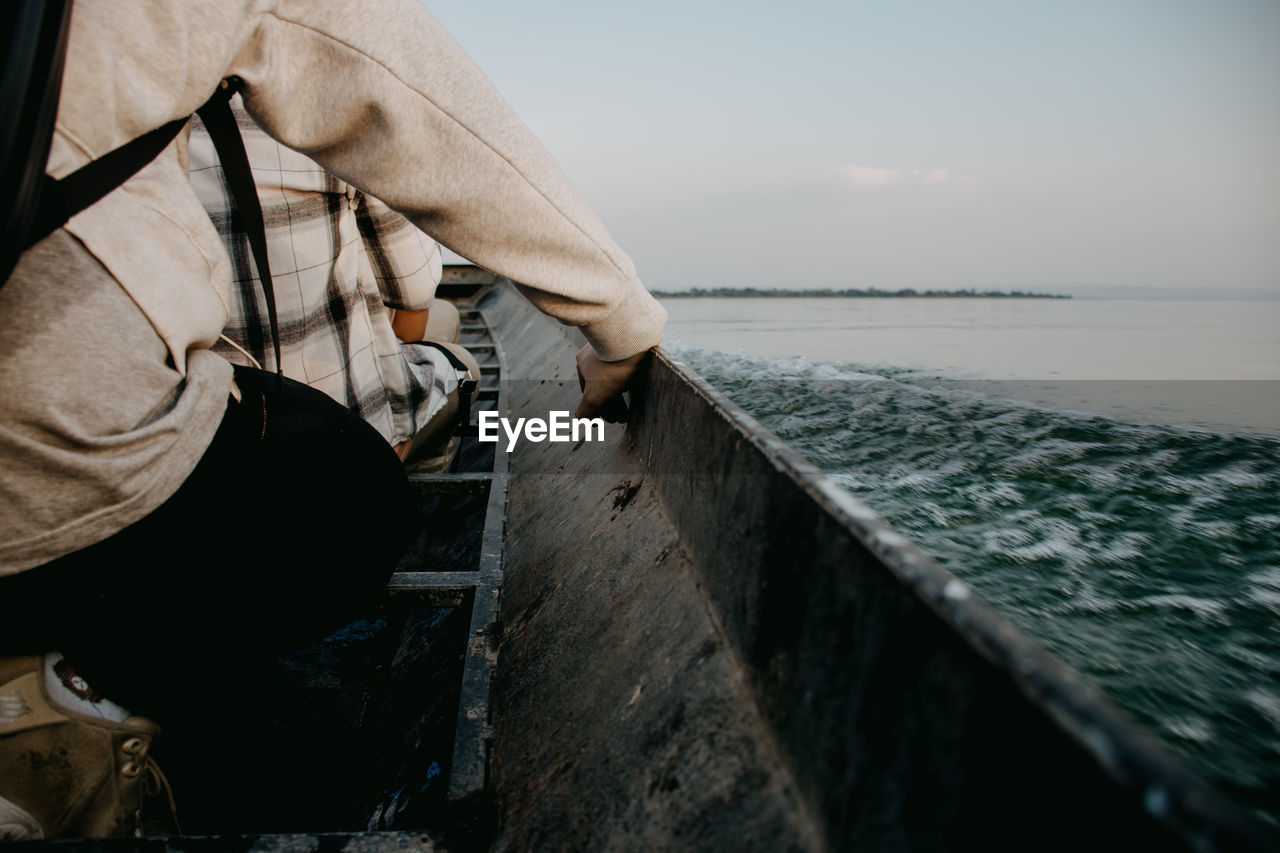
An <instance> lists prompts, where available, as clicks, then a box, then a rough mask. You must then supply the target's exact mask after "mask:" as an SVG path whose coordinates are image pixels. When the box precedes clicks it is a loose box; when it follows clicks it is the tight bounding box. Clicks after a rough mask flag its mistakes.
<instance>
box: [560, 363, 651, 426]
mask: <svg viewBox="0 0 1280 853" xmlns="http://www.w3.org/2000/svg"><path fill="white" fill-rule="evenodd" d="M648 354H649V351H648V350H645V351H644V352H639V353H636V354H635V355H633V356H631V357H630V358H624V359H623V360H622V361H601V360H600V359H599V358H598V357H597V356H596V352H595V350H593V349H592V348H591V345H590V344H587V345H586V346H584V347H583V348H582V349H580V350H578V387H579V388H580V389H582V400H581V401H579V403H578V409H577V411H575V412H574V413H573V416H574V417H575V418H595V417H601V418H604V419H605V420H606V421H608V422H609V423H611V424H616V423H626V420H627V414H628V413H627V403H626V401H625V400H623V399H622V392H623V391H626V390H627V388H629V387H630V385H631V380H632V378H633V377H634V376H635V373H636V369H637V368H638V367H639V366H640V362H641V361H643V360H644V357H645V356H646V355H648Z"/></svg>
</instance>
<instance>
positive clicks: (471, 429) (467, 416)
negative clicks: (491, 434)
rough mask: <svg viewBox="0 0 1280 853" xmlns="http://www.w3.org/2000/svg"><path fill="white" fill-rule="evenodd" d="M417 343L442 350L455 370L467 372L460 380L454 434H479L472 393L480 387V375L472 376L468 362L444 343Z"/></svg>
mask: <svg viewBox="0 0 1280 853" xmlns="http://www.w3.org/2000/svg"><path fill="white" fill-rule="evenodd" d="M417 343H420V344H422V345H423V346H428V347H431V348H432V349H438V350H440V352H442V353H444V357H445V358H447V359H449V364H451V365H453V369H454V370H456V371H458V372H459V373H464V374H466V376H465V377H463V378H462V379H459V380H458V421H457V423H456V424H455V425H454V428H453V434H454V435H461V436H468V435H477V434H478V430H477V429H476V427H475V426H474V425H473V424H472V423H471V395H472V394H474V393H475V392H476V388H477V387H479V382H478V381H477V379H478V377H475V376H472V375H471V368H470V367H467V363H466V362H465V361H463V360H462V359H460V358H458V357H457V356H456V355H454V353H453V351H452V350H450V349H449V348H448V347H447V346H445V345H444V344H441V343H437V342H436V341H418V342H417Z"/></svg>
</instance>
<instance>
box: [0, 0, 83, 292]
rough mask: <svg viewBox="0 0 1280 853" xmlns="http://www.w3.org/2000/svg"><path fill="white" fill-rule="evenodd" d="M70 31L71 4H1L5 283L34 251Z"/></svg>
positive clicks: (34, 0) (54, 0)
mask: <svg viewBox="0 0 1280 853" xmlns="http://www.w3.org/2000/svg"><path fill="white" fill-rule="evenodd" d="M70 29H71V0H5V2H3V3H0V50H3V54H0V70H2V73H0V116H3V119H2V120H0V208H2V209H0V216H2V217H3V220H4V223H3V230H2V231H0V283H3V282H4V281H7V280H8V278H9V273H11V272H13V268H14V266H16V265H17V263H18V258H19V257H20V256H21V254H22V252H23V250H25V249H26V248H27V246H29V245H31V243H30V242H29V241H28V240H27V235H28V234H29V233H30V232H31V224H32V221H33V220H34V218H35V214H36V206H37V205H38V204H39V199H40V192H41V189H42V188H43V186H44V176H45V175H44V169H45V164H46V163H47V162H48V160H49V146H50V144H51V143H52V142H53V123H54V119H55V117H56V116H57V114H58V95H59V93H60V92H61V89H62V68H63V65H64V64H65V59H66V54H67V36H68V33H69V31H70Z"/></svg>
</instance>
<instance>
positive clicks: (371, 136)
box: [228, 0, 666, 361]
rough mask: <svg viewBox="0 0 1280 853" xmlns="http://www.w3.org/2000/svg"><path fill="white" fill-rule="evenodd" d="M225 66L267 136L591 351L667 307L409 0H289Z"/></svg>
mask: <svg viewBox="0 0 1280 853" xmlns="http://www.w3.org/2000/svg"><path fill="white" fill-rule="evenodd" d="M228 73H229V74H235V75H237V76H239V77H241V78H242V79H243V80H244V81H245V84H246V87H245V98H244V100H245V106H246V108H247V109H248V111H249V112H250V113H251V114H252V115H253V117H254V119H255V120H256V121H257V122H258V123H259V124H260V125H261V126H262V127H263V128H264V129H266V130H267V131H268V132H269V133H270V134H271V135H272V136H274V137H276V138H277V139H279V140H280V141H281V142H283V143H285V144H286V145H289V146H290V147H292V148H295V149H297V150H299V151H301V152H303V153H305V154H307V155H309V156H310V157H312V158H313V159H315V160H316V161H317V162H319V163H320V164H322V165H323V166H324V167H325V168H327V169H329V170H330V171H331V172H333V173H334V174H335V175H337V176H339V177H340V178H342V179H343V180H346V181H349V182H350V183H352V184H354V185H355V186H357V187H359V188H361V189H363V190H365V191H366V192H368V193H369V194H370V195H373V196H375V197H377V198H380V199H382V200H383V201H385V202H386V203H387V204H388V205H390V206H391V207H392V208H394V209H396V210H398V211H400V212H401V213H403V214H405V215H406V216H407V217H409V219H410V220H412V221H413V222H414V223H415V224H416V225H418V227H420V228H421V229H422V230H423V231H425V232H426V233H427V234H429V235H431V236H432V237H434V238H435V239H436V240H438V241H439V242H440V243H442V244H443V245H445V246H447V247H448V248H450V249H452V250H454V251H455V252H457V253H458V254H460V255H462V256H464V257H466V258H469V259H471V260H472V261H474V262H475V263H476V264H479V265H480V266H482V267H484V268H486V269H489V270H491V271H493V272H495V273H498V274H499V275H502V276H505V277H506V278H509V279H511V280H512V281H515V282H518V283H519V284H520V285H521V290H522V292H524V294H525V295H526V296H527V297H528V298H529V299H530V301H532V302H533V303H534V305H536V306H537V307H538V308H539V309H541V310H542V311H544V312H546V313H547V314H550V315H551V316H553V317H555V318H557V319H559V320H560V321H561V322H563V323H566V324H570V325H574V326H579V327H581V328H582V331H583V332H584V334H585V335H586V337H587V339H588V340H589V341H590V342H591V344H592V346H593V347H594V348H595V350H596V353H597V354H598V355H599V356H600V358H601V359H603V360H605V361H616V360H619V359H623V358H626V357H628V356H630V355H634V354H635V353H638V352H641V351H643V350H645V349H647V348H648V347H650V346H652V345H654V344H656V343H657V342H658V340H659V338H660V336H661V330H662V326H663V324H664V323H665V321H666V312H665V311H664V310H663V308H662V306H660V305H659V304H658V303H657V302H656V301H655V300H654V299H653V297H652V296H650V295H649V293H648V291H646V290H645V287H644V285H643V284H642V283H641V281H640V279H639V278H638V276H637V275H636V271H635V267H634V265H633V264H632V262H631V259H630V258H628V257H627V255H626V254H625V253H623V252H622V250H621V249H619V248H618V246H617V245H616V244H615V243H614V242H613V240H612V238H611V237H610V236H609V234H608V232H607V231H606V230H605V228H604V226H603V225H602V224H601V223H600V221H599V220H598V219H597V218H596V216H595V214H594V213H593V212H592V211H591V209H590V208H589V207H588V206H587V204H586V203H585V202H584V201H583V200H582V199H581V197H580V196H579V195H578V194H577V192H576V191H575V190H574V189H573V188H572V187H571V186H570V184H569V182H568V180H567V179H566V178H565V177H564V175H563V174H562V173H561V171H560V170H559V168H558V167H557V166H556V165H555V163H554V162H553V161H552V159H551V157H550V156H549V155H548V154H547V152H546V151H545V150H544V149H543V148H542V146H541V145H540V144H539V143H538V142H537V140H536V139H535V138H534V137H533V135H532V133H531V132H530V131H529V130H528V128H526V127H525V126H524V124H523V123H522V122H521V121H520V120H519V119H518V118H517V117H516V116H515V114H514V113H513V112H512V111H511V109H510V108H509V107H508V106H507V104H506V103H505V102H504V101H503V100H502V98H501V97H500V96H499V95H498V94H497V92H496V91H495V90H494V89H493V86H492V85H491V84H490V83H489V81H488V80H487V79H486V78H485V76H484V75H483V74H482V73H481V72H480V70H479V69H478V68H476V66H475V64H474V63H472V62H471V60H470V58H468V57H467V56H466V54H465V53H464V52H463V51H462V49H461V48H460V47H459V46H458V45H457V43H456V42H454V40H453V39H452V38H451V37H450V36H449V35H448V33H447V32H445V30H444V29H443V28H442V27H441V26H440V24H439V23H438V22H437V21H436V20H435V18H433V17H432V16H431V14H430V13H428V12H427V11H426V10H425V9H424V8H423V7H422V6H421V5H420V4H418V3H417V2H414V0H380V2H378V3H318V2H314V0H285V2H282V3H280V4H279V5H277V6H276V7H275V8H274V9H273V10H272V11H270V12H268V13H267V14H266V15H264V16H263V18H262V19H261V22H260V24H259V26H258V28H257V29H256V30H255V32H254V33H253V35H252V37H251V38H250V39H249V41H248V42H247V44H246V45H245V48H244V50H243V51H241V52H240V54H239V55H238V56H237V57H236V58H235V60H234V61H233V62H232V64H231V68H230V69H229V71H228Z"/></svg>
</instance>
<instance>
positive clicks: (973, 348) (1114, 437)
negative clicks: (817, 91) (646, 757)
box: [666, 299, 1280, 821]
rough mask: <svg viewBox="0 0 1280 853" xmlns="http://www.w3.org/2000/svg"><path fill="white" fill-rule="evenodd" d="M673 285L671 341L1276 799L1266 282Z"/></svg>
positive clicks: (769, 421) (1019, 616)
mask: <svg viewBox="0 0 1280 853" xmlns="http://www.w3.org/2000/svg"><path fill="white" fill-rule="evenodd" d="M1015 302H1016V303H1019V304H1014V303H1015ZM667 308H668V310H669V311H670V312H671V315H672V321H671V324H670V325H669V327H668V331H667V341H666V343H667V345H668V347H669V348H670V349H672V351H673V352H674V353H675V354H676V355H677V357H679V358H681V359H682V360H684V361H686V362H687V363H688V364H690V366H692V367H693V368H694V369H695V370H697V371H698V372H699V373H700V374H702V375H703V376H704V377H706V378H707V379H708V380H709V381H710V382H712V384H714V385H716V386H717V387H718V388H720V389H721V390H723V391H725V392H726V393H727V394H728V395H729V396H730V398H731V399H733V400H734V401H735V402H736V403H738V404H739V405H741V406H742V407H743V408H744V409H746V410H747V411H748V412H750V413H751V414H752V415H754V416H755V417H756V418H758V419H759V420H760V421H761V422H762V423H763V424H764V425H765V426H767V427H769V428H770V429H772V430H774V431H775V432H777V433H778V434H779V435H780V436H781V437H782V438H784V439H786V440H787V441H788V442H789V443H790V444H791V445H792V446H793V447H795V448H796V450H798V451H799V452H800V453H801V454H802V455H804V456H806V457H807V458H809V459H810V460H811V461H813V462H814V463H816V464H817V465H819V466H820V467H822V468H823V469H824V470H825V471H826V472H827V473H828V474H830V475H831V477H832V478H833V479H834V480H835V481H836V482H838V483H840V484H841V485H843V486H844V487H845V488H847V489H849V491H851V492H852V493H854V494H855V495H857V496H858V497H859V498H861V499H862V500H863V501H864V502H865V503H867V504H868V505H870V506H871V507H872V508H873V509H875V510H876V511H877V512H879V513H880V514H881V515H882V516H883V517H884V518H885V519H886V520H887V521H888V522H889V523H890V524H892V525H893V526H894V527H896V528H897V529H898V530H900V531H901V532H903V533H905V534H906V535H907V536H908V537H909V538H911V539H912V540H913V541H914V542H915V543H916V544H917V545H918V546H920V547H921V548H922V549H923V550H925V551H926V552H927V553H929V554H930V555H932V556H933V557H934V558H936V559H937V560H938V561H939V562H940V563H942V564H943V565H944V566H946V567H947V568H948V569H949V570H950V571H952V572H953V573H955V574H956V575H957V576H959V577H961V578H962V579H964V580H966V581H968V582H969V583H970V584H971V585H972V586H973V587H974V588H975V589H976V590H978V592H979V593H980V594H981V595H982V596H983V597H984V598H986V599H987V600H988V601H989V602H990V603H991V604H993V605H994V606H995V607H996V608H997V609H999V610H1000V611H1001V612H1002V613H1004V614H1005V615H1006V616H1007V617H1008V618H1009V619H1011V620H1012V621H1013V622H1014V623H1016V624H1017V625H1019V626H1020V627H1021V628H1023V629H1024V630H1025V631H1026V632H1027V633H1028V634H1030V635H1031V636H1032V637H1034V638H1036V639H1037V640H1039V641H1040V642H1041V643H1042V644H1043V645H1045V646H1046V647H1047V648H1048V649H1049V650H1050V651H1052V652H1053V653H1055V654H1057V655H1058V656H1059V657H1061V658H1062V659H1063V660H1065V661H1066V662H1067V663H1068V664H1069V665H1071V666H1072V667H1073V668H1075V669H1076V670H1077V671H1079V672H1080V673H1082V674H1083V675H1084V676H1085V677H1086V679H1088V680H1090V681H1092V682H1093V683H1094V684H1095V685H1096V686H1098V687H1099V688H1100V689H1101V690H1102V691H1103V692H1104V693H1106V694H1107V695H1108V696H1109V697H1110V698H1111V699H1112V700H1113V701H1114V702H1116V703H1117V704H1118V705H1119V706H1121V708H1123V709H1124V710H1125V711H1127V712H1128V713H1129V714H1130V715H1131V716H1132V717H1134V718H1135V719H1137V720H1138V721H1139V722H1140V723H1142V724H1143V725H1144V726H1145V727H1146V728H1148V729H1149V730H1150V731H1152V732H1153V733H1154V734H1156V735H1157V736H1158V737H1159V738H1161V739H1162V740H1163V741H1164V742H1165V743H1166V744H1167V745H1168V746H1169V747H1171V748H1172V749H1173V750H1174V751H1175V752H1177V753H1179V754H1181V755H1182V756H1183V757H1184V758H1185V759H1186V760H1187V761H1188V763H1189V764H1190V765H1191V766H1192V767H1193V768H1194V769H1196V770H1198V771H1199V772H1200V773H1201V774H1202V775H1203V776H1204V777H1205V778H1206V779H1207V780H1208V781H1210V782H1211V783H1212V784H1214V785H1215V786H1216V787H1218V788H1219V789H1221V790H1223V791H1224V792H1225V793H1227V794H1228V795H1230V796H1232V797H1234V798H1235V799H1237V800H1238V801H1240V802H1242V803H1244V804H1246V805H1248V806H1250V807H1252V808H1254V809H1256V810H1257V811H1258V812H1259V813H1261V814H1263V815H1264V816H1266V817H1267V818H1268V819H1270V820H1273V821H1275V820H1277V818H1280V415H1278V414H1277V413H1278V412H1280V331H1277V330H1280V301H1277V302H1260V303H1227V302H1222V303H1217V302H1206V303H1176V304H1174V303H1161V302H1127V303H1120V302H1103V301H1097V302H1092V303H1090V302H1086V301H1084V300H1080V301H1075V300H1072V301H1050V300H905V299H898V300H893V299H867V300H859V299H825V300H819V299H814V300H809V299H797V300H791V299H767V300H763V299H762V300H738V299H727V300H726V299H699V300H670V301H668V302H667Z"/></svg>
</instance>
